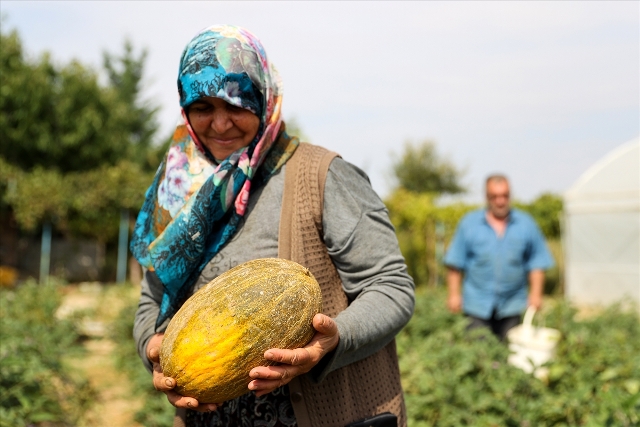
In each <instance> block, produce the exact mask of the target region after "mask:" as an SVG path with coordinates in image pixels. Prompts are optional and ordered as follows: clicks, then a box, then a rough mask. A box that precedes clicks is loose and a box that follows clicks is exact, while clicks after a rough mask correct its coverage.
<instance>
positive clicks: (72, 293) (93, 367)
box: [57, 284, 141, 427]
mask: <svg viewBox="0 0 640 427" xmlns="http://www.w3.org/2000/svg"><path fill="white" fill-rule="evenodd" d="M109 299H110V298H109V296H108V293H105V291H104V289H103V286H102V285H98V284H82V285H79V286H68V287H66V290H65V296H64V299H63V302H62V305H61V306H60V309H59V310H58V313H57V315H58V316H60V317H65V316H69V315H70V314H72V313H74V312H77V311H83V312H86V313H88V316H86V318H85V320H84V321H83V322H82V324H81V325H82V326H81V329H82V330H83V332H84V334H85V335H86V336H87V340H86V341H85V342H84V343H83V345H84V347H85V348H86V350H87V353H86V355H84V357H82V358H73V359H70V360H69V361H68V363H69V364H70V365H71V366H73V367H74V368H75V369H78V370H80V371H82V372H84V374H85V375H86V378H88V380H89V382H90V383H91V386H92V388H93V389H94V390H96V392H97V393H98V397H97V399H96V401H95V404H94V405H93V406H92V407H91V408H90V409H89V411H88V412H87V414H86V415H85V417H84V418H83V420H82V422H81V423H80V424H79V426H78V427H125V426H126V427H141V425H140V424H138V423H136V422H135V421H134V419H133V416H134V414H135V412H136V410H137V409H138V408H139V406H140V401H138V400H136V399H135V398H134V396H133V395H132V393H131V392H130V389H129V386H128V380H127V378H126V375H125V374H124V373H123V372H120V371H119V370H118V369H117V368H116V367H115V366H114V358H113V355H112V353H113V350H114V347H115V344H114V343H113V341H111V340H110V339H108V337H107V336H106V334H105V332H106V330H107V325H108V322H109V321H110V320H112V316H114V315H115V314H117V312H118V311H119V309H120V307H121V306H122V303H123V301H117V300H116V301H110V300H109ZM105 306H106V307H108V310H106V311H105V310H104V308H101V307H105ZM114 313H115V314H114Z"/></svg>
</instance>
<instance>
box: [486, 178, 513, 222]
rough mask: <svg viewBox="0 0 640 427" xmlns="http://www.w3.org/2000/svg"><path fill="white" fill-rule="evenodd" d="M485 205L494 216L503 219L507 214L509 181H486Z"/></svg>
mask: <svg viewBox="0 0 640 427" xmlns="http://www.w3.org/2000/svg"><path fill="white" fill-rule="evenodd" d="M487 205H488V206H489V211H490V212H491V214H492V215H493V216H494V217H496V218H499V219H503V218H506V217H507V215H509V183H508V182H507V181H489V182H488V183H487Z"/></svg>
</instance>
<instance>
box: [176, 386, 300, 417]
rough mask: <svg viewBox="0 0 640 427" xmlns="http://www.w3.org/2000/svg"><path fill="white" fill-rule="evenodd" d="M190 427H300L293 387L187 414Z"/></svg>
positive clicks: (244, 396) (238, 399)
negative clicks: (290, 390) (292, 397)
mask: <svg viewBox="0 0 640 427" xmlns="http://www.w3.org/2000/svg"><path fill="white" fill-rule="evenodd" d="M186 421H187V427H236V426H238V427H297V426H298V423H296V416H295V415H294V413H293V407H292V406H291V401H290V400H289V387H287V386H284V387H280V388H278V389H277V390H275V391H274V392H273V393H269V394H266V395H264V396H260V397H256V395H255V393H253V392H250V393H247V394H245V395H243V396H240V397H238V398H237V399H234V400H230V401H228V402H225V403H224V404H223V405H222V406H220V407H219V408H218V409H217V410H216V411H213V412H196V411H187V420H186Z"/></svg>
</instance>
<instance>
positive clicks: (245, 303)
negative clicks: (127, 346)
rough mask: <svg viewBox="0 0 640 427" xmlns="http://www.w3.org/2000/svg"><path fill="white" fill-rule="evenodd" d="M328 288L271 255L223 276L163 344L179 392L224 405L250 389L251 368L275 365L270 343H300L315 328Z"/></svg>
mask: <svg viewBox="0 0 640 427" xmlns="http://www.w3.org/2000/svg"><path fill="white" fill-rule="evenodd" d="M321 311H322V296H321V294H320V287H319V285H318V282H317V281H316V280H315V278H314V277H313V275H312V274H311V273H310V272H309V270H308V269H306V268H305V267H303V266H301V265H300V264H297V263H295V262H293V261H288V260H284V259H279V258H264V259H257V260H253V261H249V262H246V263H244V264H241V265H238V266H237V267H235V268H232V269H231V270H229V271H227V272H226V273H224V274H221V275H220V276H218V277H217V278H216V279H214V280H213V281H211V282H210V283H209V284H207V285H206V286H204V287H203V288H202V289H200V290H199V291H198V292H196V293H195V294H194V295H193V296H191V298H189V299H188V300H187V301H186V302H185V303H184V305H183V306H182V307H181V308H180V310H179V311H178V312H177V313H176V315H175V316H174V317H173V319H172V320H171V322H170V323H169V326H168V327H167V330H166V333H165V336H164V339H163V341H162V347H161V350H160V365H161V367H162V371H163V373H164V375H165V376H168V377H172V378H174V379H175V380H176V383H177V386H176V388H175V391H176V392H178V393H179V394H181V395H183V396H189V397H194V398H196V399H198V401H199V402H201V403H220V402H224V401H227V400H230V399H233V398H235V397H238V396H240V395H242V394H244V393H247V392H248V391H249V390H248V388H247V385H248V384H249V381H251V378H250V377H249V371H250V370H251V369H253V368H255V367H257V366H267V365H270V364H273V363H272V362H268V361H267V360H266V359H264V357H263V355H264V352H265V351H266V350H268V349H270V348H289V349H292V348H298V347H303V346H304V345H306V344H307V343H308V342H309V341H310V340H311V337H312V336H313V334H314V333H315V331H314V329H313V327H312V319H313V316H314V315H315V314H316V313H319V312H321Z"/></svg>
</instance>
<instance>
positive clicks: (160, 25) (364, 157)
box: [0, 0, 640, 203]
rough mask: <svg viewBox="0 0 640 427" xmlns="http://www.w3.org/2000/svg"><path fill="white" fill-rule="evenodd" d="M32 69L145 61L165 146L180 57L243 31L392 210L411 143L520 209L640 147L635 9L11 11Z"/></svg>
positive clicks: (308, 123)
mask: <svg viewBox="0 0 640 427" xmlns="http://www.w3.org/2000/svg"><path fill="white" fill-rule="evenodd" d="M0 11H1V13H2V15H3V17H4V18H3V21H2V26H3V31H7V30H10V29H14V28H15V29H16V30H17V31H18V33H19V34H20V36H21V38H22V41H23V44H24V46H25V48H26V51H27V52H28V54H29V55H30V57H32V58H36V57H38V56H39V55H40V54H41V53H42V52H43V51H45V50H46V51H49V52H50V53H51V55H52V57H53V59H54V61H56V62H58V63H60V64H64V63H67V62H68V61H70V60H71V59H74V58H75V59H78V60H79V61H80V62H82V63H84V64H89V65H92V66H93V67H95V68H96V69H99V68H100V67H101V64H102V53H103V52H104V51H108V52H111V53H119V52H121V51H122V46H123V43H124V40H125V39H127V38H128V39H130V40H131V41H132V42H133V44H134V47H135V48H137V49H142V48H145V49H147V50H148V52H149V55H148V62H147V68H146V75H145V87H144V92H143V93H144V97H145V98H146V99H147V100H148V101H150V102H152V103H154V104H156V105H158V106H160V107H161V111H160V114H159V116H158V118H159V123H160V126H161V132H160V135H161V136H162V137H166V136H167V135H168V134H170V133H171V131H172V129H173V127H174V126H175V124H176V122H177V120H178V119H179V116H180V115H179V106H178V96H177V89H176V77H177V69H178V62H179V58H180V54H181V53H182V49H183V48H184V46H185V45H186V43H187V42H188V41H189V40H190V39H191V38H192V37H193V36H195V35H196V34H197V33H198V32H199V31H200V30H201V29H203V28H205V27H207V26H209V25H212V24H233V25H239V26H242V27H245V28H247V29H249V30H250V31H251V32H253V33H254V34H256V35H257V36H258V38H260V40H261V41H262V43H263V45H264V46H265V49H266V51H267V54H268V56H269V58H270V60H271V61H272V62H273V63H275V64H276V66H277V68H278V70H279V71H280V74H281V76H282V79H283V82H284V99H283V113H284V117H285V119H291V118H295V120H296V121H297V123H298V124H299V125H300V127H301V128H302V130H303V131H304V133H305V134H306V135H307V136H308V139H309V141H310V142H313V143H315V144H318V145H322V146H324V147H327V148H329V149H331V150H334V151H336V152H338V153H340V154H341V155H342V157H343V158H344V159H345V160H347V161H349V162H351V163H353V164H355V165H357V166H359V167H361V168H362V169H364V170H365V171H366V172H367V173H368V174H369V176H370V179H371V182H372V185H373V187H374V188H375V189H376V190H377V191H378V192H379V193H380V194H381V195H382V196H383V197H384V196H385V195H388V194H389V193H390V191H392V189H393V187H394V185H395V182H394V181H393V175H392V173H391V167H392V164H393V161H394V159H395V158H397V157H398V156H399V155H400V154H401V153H402V151H403V147H404V144H405V143H406V142H414V143H417V142H421V141H425V140H430V141H434V142H435V143H436V144H437V149H438V152H439V153H441V154H442V156H443V157H445V158H447V159H449V160H450V161H452V162H453V163H454V164H455V165H456V166H458V167H459V168H460V169H463V170H464V171H465V174H464V175H463V179H462V181H463V183H464V184H465V185H466V186H467V188H468V193H467V194H466V195H465V196H463V200H465V201H468V202H474V203H477V202H480V201H481V200H482V186H483V182H484V178H485V177H486V176H487V175H488V174H490V173H495V172H501V173H505V174H507V175H508V176H509V177H510V179H511V182H512V193H513V195H514V197H515V198H517V199H519V200H522V201H530V200H532V199H534V198H535V197H537V196H538V195H540V194H541V193H543V192H549V191H550V192H554V193H563V192H565V191H566V190H568V189H569V188H570V186H571V185H572V184H573V183H574V182H575V181H577V180H578V178H579V177H580V175H581V174H583V173H584V172H585V171H586V170H587V168H588V167H589V166H591V165H592V164H593V163H595V162H596V161H597V160H599V159H600V158H601V157H603V156H604V155H606V154H607V153H608V152H610V151H611V150H613V149H615V148H616V147H618V146H620V145H622V144H623V143H625V142H627V141H628V140H630V139H633V138H635V137H637V136H638V134H640V24H639V23H640V2H637V1H623V2H615V1H606V2H585V1H582V2H567V1H562V2H554V1H545V2H524V1H518V2H501V1H498V2H483V1H473V2H462V1H455V2H454V1H451V2H436V1H432V2H400V1H393V2H365V1H358V2H319V1H317V2H268V1H260V2H219V1H215V2H214V1H201V2H187V1H181V2H170V1H162V2H160V1H143V2H133V1H126V2H124V1H123V2H107V1H99V2H90V1H83V2H77V1H71V2H55V1H47V2H30V1H10V0H2V2H1V3H0Z"/></svg>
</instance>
